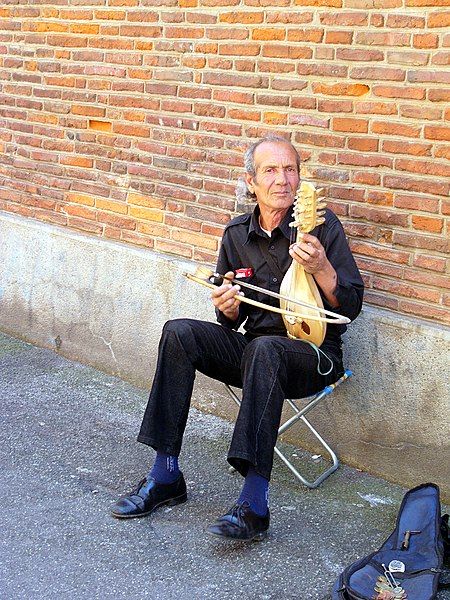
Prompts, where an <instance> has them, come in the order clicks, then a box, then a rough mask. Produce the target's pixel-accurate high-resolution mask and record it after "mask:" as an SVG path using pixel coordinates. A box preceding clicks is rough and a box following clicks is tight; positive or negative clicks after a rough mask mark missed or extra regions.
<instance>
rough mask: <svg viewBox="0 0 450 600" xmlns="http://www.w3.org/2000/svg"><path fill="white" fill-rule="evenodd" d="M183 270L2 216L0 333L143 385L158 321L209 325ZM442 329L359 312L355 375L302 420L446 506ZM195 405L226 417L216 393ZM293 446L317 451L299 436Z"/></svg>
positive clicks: (446, 342)
mask: <svg viewBox="0 0 450 600" xmlns="http://www.w3.org/2000/svg"><path fill="white" fill-rule="evenodd" d="M193 270H194V265H193V264H192V263H189V262H186V261H181V260H179V259H176V258H171V257H168V256H162V255H160V254H157V253H154V252H152V251H149V250H143V249H139V248H135V247H132V246H128V245H125V244H121V243H117V242H110V241H107V240H104V239H98V238H93V237H89V236H86V235H83V234H79V233H76V232H73V231H70V230H67V229H64V228H59V227H55V226H51V225H47V224H42V223H39V222H35V221H31V220H29V219H24V218H22V217H16V216H12V215H9V214H5V213H0V329H1V330H3V331H4V332H5V333H8V334H10V335H12V336H16V337H20V338H22V339H24V340H27V341H29V342H32V343H33V344H36V345H39V346H44V347H46V348H53V349H54V350H56V351H58V352H60V353H61V354H63V355H64V356H67V357H69V358H72V359H75V360H78V361H80V362H84V363H88V364H90V365H93V366H95V367H97V368H99V369H101V370H104V371H107V372H109V373H113V374H115V375H117V376H119V377H121V378H123V379H127V380H129V381H131V382H133V383H135V384H137V385H139V386H149V385H150V381H151V377H152V374H153V372H154V368H155V365H156V355H157V346H158V341H159V336H160V332H161V329H162V326H163V324H164V322H165V321H166V320H168V319H171V318H175V317H181V316H189V317H192V318H201V319H210V320H213V319H214V314H213V310H212V307H211V305H210V301H209V291H208V290H207V289H205V288H202V287H201V286H197V285H196V284H194V283H191V282H189V281H188V280H187V279H186V278H185V277H183V276H182V273H183V272H184V271H191V272H192V271H193ZM449 346H450V332H449V329H448V328H446V327H444V326H441V325H434V324H433V323H429V322H425V321H420V320H419V319H411V318H407V317H404V316H402V315H397V314H395V313H389V312H388V311H382V310H378V309H375V308H370V307H365V308H364V311H363V313H362V315H361V316H360V317H359V318H358V319H357V321H355V323H353V324H352V325H351V327H350V328H349V331H348V333H347V334H346V336H345V353H346V365H347V367H348V368H350V369H352V370H353V371H354V373H355V376H354V377H353V378H352V379H351V380H349V381H348V382H346V383H345V384H344V385H343V386H341V388H340V389H339V390H337V391H336V392H335V393H334V394H332V395H331V396H330V397H329V399H328V400H327V401H326V402H324V404H323V405H322V406H319V407H318V408H317V409H316V411H315V412H314V413H313V418H312V419H311V420H312V421H313V423H314V424H315V425H316V426H317V427H318V429H319V430H320V431H321V432H323V433H324V435H325V437H326V439H329V440H330V441H331V444H332V446H333V447H335V448H337V451H338V454H339V456H340V458H341V459H342V460H343V461H345V462H346V463H348V464H350V465H352V466H356V467H359V468H361V469H363V470H366V471H369V472H371V473H373V474H376V475H379V476H381V477H384V478H385V479H388V480H391V481H395V482H397V483H400V484H403V485H405V486H407V487H411V486H413V485H416V484H418V483H421V482H425V481H433V482H435V483H437V484H438V485H440V487H441V491H442V493H443V496H444V497H446V498H447V499H450V435H449V432H450V398H449V392H448V356H449ZM194 396H195V403H196V405H197V406H198V407H200V408H201V409H203V410H206V411H209V412H213V413H216V414H221V415H222V416H225V417H227V418H233V417H234V415H235V412H236V411H235V408H234V407H233V406H232V404H231V401H230V400H228V399H226V397H225V395H224V392H223V389H222V387H221V386H220V385H218V384H213V385H211V381H210V380H206V378H203V377H199V379H198V382H197V385H196V390H195V394H194ZM289 439H290V441H291V442H293V443H295V444H298V445H299V446H301V447H306V448H308V449H311V450H316V448H315V446H314V443H313V441H312V440H310V439H309V437H308V435H307V434H306V435H305V434H304V432H303V431H302V430H301V429H300V428H299V429H297V430H296V432H294V433H291V435H290V438H289Z"/></svg>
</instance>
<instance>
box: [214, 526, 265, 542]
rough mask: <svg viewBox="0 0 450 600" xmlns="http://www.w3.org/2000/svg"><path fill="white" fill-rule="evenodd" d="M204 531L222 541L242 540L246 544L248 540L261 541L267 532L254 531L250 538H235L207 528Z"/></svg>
mask: <svg viewBox="0 0 450 600" xmlns="http://www.w3.org/2000/svg"><path fill="white" fill-rule="evenodd" d="M206 533H208V534H209V535H212V536H214V537H215V538H220V539H221V540H223V541H224V542H244V543H246V544H248V543H249V542H262V541H263V540H265V539H266V537H267V535H268V533H269V532H268V531H261V532H260V533H256V534H255V535H254V536H253V537H251V538H235V537H231V536H228V535H222V534H220V533H214V532H213V531H209V530H208V529H207V530H206Z"/></svg>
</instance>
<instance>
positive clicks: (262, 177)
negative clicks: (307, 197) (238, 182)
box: [246, 142, 300, 210]
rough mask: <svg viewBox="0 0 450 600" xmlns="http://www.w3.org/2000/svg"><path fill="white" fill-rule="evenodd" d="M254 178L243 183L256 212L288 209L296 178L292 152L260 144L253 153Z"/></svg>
mask: <svg viewBox="0 0 450 600" xmlns="http://www.w3.org/2000/svg"><path fill="white" fill-rule="evenodd" d="M254 158H255V167H256V175H255V176H252V175H249V174H248V173H247V175H246V181H247V185H248V188H249V190H250V191H251V192H253V193H254V194H256V201H257V202H258V204H259V206H260V208H261V209H262V210H264V209H270V210H282V209H287V208H289V207H290V206H291V204H292V203H293V201H294V197H295V193H296V191H297V187H298V184H299V180H300V176H299V172H298V169H297V160H296V158H297V157H296V154H295V151H294V149H293V148H292V146H291V145H290V144H287V143H286V144H285V143H283V142H263V143H262V144H260V145H259V146H258V147H257V148H256V150H255V155H254Z"/></svg>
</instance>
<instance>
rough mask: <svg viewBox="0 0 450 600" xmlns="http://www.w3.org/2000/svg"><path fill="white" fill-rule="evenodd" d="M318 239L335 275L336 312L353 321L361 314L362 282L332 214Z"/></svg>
mask: <svg viewBox="0 0 450 600" xmlns="http://www.w3.org/2000/svg"><path fill="white" fill-rule="evenodd" d="M321 237H322V239H320V238H321ZM319 239H320V241H321V243H322V245H323V247H324V248H325V252H326V255H327V258H328V260H329V261H330V263H331V264H332V265H333V267H334V269H335V271H336V273H337V287H336V290H335V292H334V295H335V296H336V298H337V300H338V302H339V307H338V308H336V311H337V312H339V314H341V315H343V316H345V317H348V318H349V319H350V320H352V321H353V320H354V319H356V317H357V316H358V315H359V313H360V312H361V308H362V302H363V296H364V282H363V280H362V277H361V274H360V272H359V270H358V267H357V265H356V262H355V259H354V258H353V255H352V253H351V250H350V248H349V245H348V242H347V238H346V237H345V232H344V229H343V227H342V224H341V222H340V221H339V219H338V218H337V217H336V216H335V215H334V214H332V218H331V219H330V220H329V223H328V224H327V226H325V227H324V228H323V236H319Z"/></svg>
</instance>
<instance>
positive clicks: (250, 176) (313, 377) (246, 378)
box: [112, 135, 363, 540]
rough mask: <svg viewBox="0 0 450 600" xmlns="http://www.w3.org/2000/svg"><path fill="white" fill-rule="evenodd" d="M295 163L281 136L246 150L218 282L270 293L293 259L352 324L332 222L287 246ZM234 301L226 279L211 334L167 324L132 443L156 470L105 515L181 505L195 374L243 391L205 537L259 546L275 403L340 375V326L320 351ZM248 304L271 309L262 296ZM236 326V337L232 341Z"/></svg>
mask: <svg viewBox="0 0 450 600" xmlns="http://www.w3.org/2000/svg"><path fill="white" fill-rule="evenodd" d="M299 164H300V157H299V155H298V153H297V151H296V150H295V148H294V147H293V146H292V144H291V143H290V142H288V141H287V140H285V139H284V138H282V137H278V136H274V135H271V136H267V137H266V138H263V139H262V140H259V141H258V142H256V143H255V144H253V145H252V146H251V147H250V148H249V149H248V150H247V152H246V154H245V169H246V174H245V183H246V186H247V189H246V192H247V195H248V196H249V197H252V198H254V199H255V200H256V203H257V205H256V207H255V209H254V211H253V213H252V214H245V215H241V216H239V217H236V218H234V219H233V220H231V221H230V223H229V224H228V226H227V227H226V229H225V232H224V236H223V240H222V246H221V249H220V254H219V259H218V265H217V272H218V273H221V274H226V276H228V277H230V276H233V275H234V273H236V272H237V274H238V276H243V277H245V278H246V280H247V281H249V282H250V281H251V283H252V284H255V285H257V286H259V287H262V288H265V289H270V290H273V291H279V288H280V283H281V281H280V278H279V273H275V267H278V269H276V270H277V271H281V272H282V273H285V272H286V271H287V269H288V267H289V265H290V263H291V262H292V260H295V261H298V263H300V264H301V265H303V267H304V268H305V270H306V271H307V272H308V273H311V274H312V275H313V277H314V279H315V281H316V283H317V286H318V288H319V290H320V294H321V297H322V299H323V302H324V306H325V308H327V309H332V310H336V311H337V312H339V313H340V314H342V315H344V316H346V317H348V318H350V319H354V318H355V317H356V316H357V315H358V313H359V312H360V310H361V304H362V297H363V282H362V279H361V276H360V274H359V271H358V269H357V267H356V264H355V261H354V259H353V256H352V254H351V252H350V249H349V247H348V244H347V241H346V238H345V234H344V231H343V229H342V225H341V223H340V222H339V220H338V219H337V217H336V216H335V215H334V214H333V213H332V212H331V210H328V209H327V210H326V215H325V222H324V223H323V224H322V225H319V226H318V227H317V228H315V229H314V230H313V231H312V232H311V234H304V236H303V240H302V241H301V242H300V243H298V244H291V243H290V241H289V238H290V228H289V223H290V221H291V220H292V216H291V215H292V204H293V201H294V197H295V194H296V191H297V187H298V185H299V179H300V177H299ZM266 257H267V258H266ZM275 263H276V264H275ZM240 293H241V292H240V288H239V286H237V285H232V284H231V283H228V282H227V281H226V280H225V281H224V283H223V284H222V285H220V287H218V288H217V289H215V290H214V291H213V293H212V302H213V304H214V306H215V308H216V313H217V320H218V321H219V324H217V323H210V322H204V321H198V320H194V319H176V320H173V321H169V322H167V323H166V324H165V326H164V329H163V333H162V336H161V341H160V345H159V354H158V363H157V367H156V373H155V377H154V381H153V386H152V389H151V392H150V398H149V401H148V404H147V408H146V411H145V414H144V418H143V421H142V425H141V430H140V433H139V437H138V440H139V441H140V442H142V443H144V444H147V445H149V446H151V447H152V448H154V449H155V450H156V459H155V463H154V465H153V467H152V469H151V470H150V472H149V473H148V475H147V476H146V477H145V478H144V479H143V480H142V481H141V482H140V483H139V484H138V486H137V487H136V489H135V490H133V491H132V492H131V493H130V494H129V495H127V496H125V497H123V498H121V499H119V500H118V501H117V502H116V504H115V505H114V507H113V510H112V514H113V516H114V517H117V518H131V517H141V516H144V515H148V514H150V513H151V512H153V510H155V509H156V508H158V507H159V506H161V505H164V504H170V505H174V504H178V503H181V502H185V501H186V499H187V495H186V484H185V481H184V478H183V474H182V473H181V471H180V469H179V465H178V456H179V454H180V450H181V444H182V439H183V433H184V429H185V425H186V420H187V417H188V411H189V406H190V400H191V394H192V389H193V384H194V378H195V374H196V371H197V370H198V371H200V372H201V373H204V374H205V375H207V376H209V377H212V378H214V379H217V380H219V381H222V382H225V383H228V384H230V385H232V386H235V387H240V388H242V404H241V407H240V410H239V415H238V417H237V421H236V425H235V428H234V432H233V436H232V441H231V445H230V448H229V453H228V461H229V462H230V464H231V465H232V466H233V467H234V468H235V469H236V470H237V471H238V472H239V473H240V474H241V475H242V476H243V477H244V478H245V480H244V485H243V488H242V491H241V494H240V496H239V498H238V499H237V501H236V502H235V504H234V506H233V507H232V508H231V510H230V511H229V512H228V513H226V514H225V515H224V516H223V517H220V518H219V519H218V520H217V521H216V522H215V523H214V524H213V525H211V526H210V527H209V532H210V533H213V534H216V535H219V536H224V537H228V538H233V539H239V540H252V539H261V538H263V537H264V536H265V534H266V532H267V529H268V527H269V509H268V488H269V479H270V473H271V469H272V462H273V449H274V446H275V443H276V439H277V432H278V426H279V422H280V418H281V410H282V405H283V401H284V399H285V398H289V397H291V398H302V397H305V396H309V395H311V394H313V393H314V392H317V391H319V390H321V389H322V388H323V387H324V386H326V385H328V384H330V383H333V382H334V381H336V380H337V379H338V378H339V377H340V376H341V375H342V374H343V371H344V369H343V364H342V350H341V334H342V333H343V332H344V331H345V329H346V328H345V326H344V325H328V327H327V333H326V336H325V340H324V342H323V344H322V345H321V347H320V352H319V351H318V350H317V349H315V348H314V347H313V346H311V345H310V344H309V343H305V342H304V341H302V340H295V339H290V338H288V337H287V333H286V329H285V327H284V325H283V320H282V317H281V316H280V315H279V314H276V313H273V312H269V311H267V310H263V309H260V308H256V307H253V306H250V305H248V304H244V303H243V302H240V300H239V294H240ZM246 294H247V292H246ZM248 295H249V296H251V297H253V298H255V299H257V300H260V301H262V302H266V303H267V301H268V297H267V296H263V294H262V293H260V292H256V293H255V292H252V293H249V294H248ZM277 302H278V301H277V300H272V301H271V303H272V304H273V305H276V304H277ZM241 325H243V326H244V328H245V333H240V332H238V331H237V329H238V328H239V327H240V326H241Z"/></svg>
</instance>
